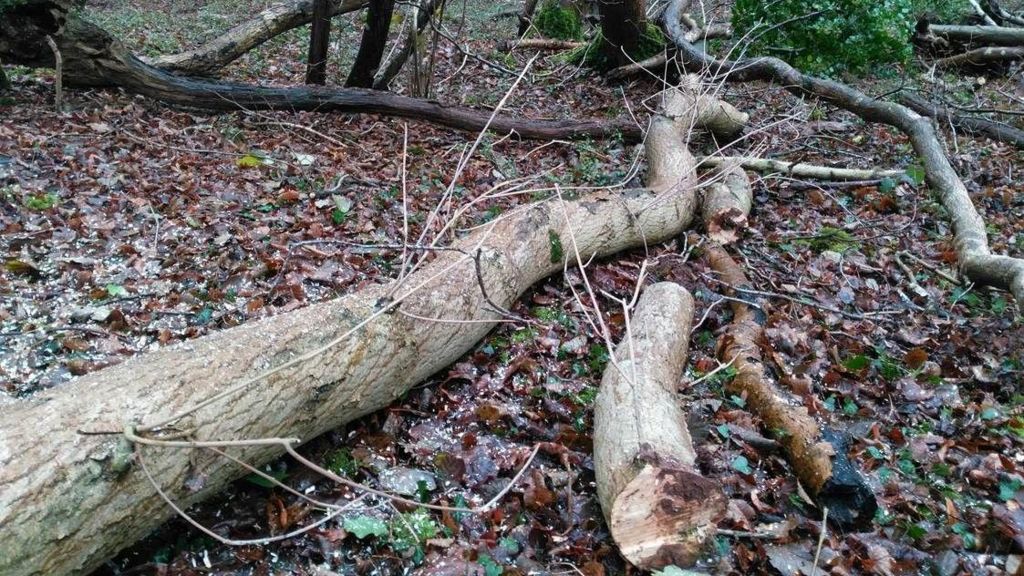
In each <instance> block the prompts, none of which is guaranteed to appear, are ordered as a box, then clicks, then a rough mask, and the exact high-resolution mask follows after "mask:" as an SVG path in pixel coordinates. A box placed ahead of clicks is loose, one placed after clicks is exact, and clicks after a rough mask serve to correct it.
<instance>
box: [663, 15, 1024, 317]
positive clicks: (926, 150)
mask: <svg viewBox="0 0 1024 576" xmlns="http://www.w3.org/2000/svg"><path fill="white" fill-rule="evenodd" d="M684 4H686V2H685V1H684V0H671V1H670V2H669V5H668V7H667V8H666V10H665V12H664V14H663V19H662V21H663V26H664V28H665V33H666V35H667V37H668V38H669V39H670V41H672V42H673V43H674V44H675V45H676V48H677V49H678V50H679V57H680V58H681V59H682V61H683V62H684V63H685V64H686V65H687V66H692V67H693V68H691V69H698V70H703V71H704V73H705V74H707V75H709V76H711V77H713V78H715V79H716V80H725V81H729V82H746V81H750V80H763V81H769V82H774V83H776V84H777V85H779V86H782V87H785V88H786V89H787V90H789V91H790V92H793V93H795V94H798V95H801V96H805V95H811V96H814V97H817V98H820V99H822V100H824V101H826V102H829V103H831V104H834V105H836V106H839V107H840V108H843V109H845V110H847V111H849V112H852V113H853V114H856V115H857V116H860V117H861V118H862V119H864V120H866V121H868V122H881V123H885V124H888V125H890V126H893V127H894V128H897V129H898V130H900V131H902V132H903V133H904V134H906V135H907V137H908V139H909V140H910V144H911V146H913V148H914V151H915V152H916V153H917V155H918V157H919V158H920V159H921V162H922V164H923V165H924V170H925V180H926V181H927V183H928V185H929V186H930V187H931V189H932V190H933V191H934V192H935V193H936V194H937V195H938V196H939V200H940V201H941V202H942V205H943V206H944V207H945V208H946V210H947V211H948V212H949V216H950V219H951V220H952V224H953V235H954V243H955V246H956V251H957V257H958V259H959V262H960V270H961V272H962V273H963V274H964V275H965V276H966V277H967V278H969V279H970V280H971V281H973V282H976V283H978V284H985V285H990V286H995V287H997V288H1003V289H1006V290H1010V291H1011V292H1013V294H1014V297H1015V298H1016V299H1017V304H1018V306H1019V307H1020V308H1021V309H1022V310H1024V259H1020V258H1012V257H1008V256H998V255H993V254H992V253H991V250H990V249H989V246H988V237H987V235H986V231H985V221H984V220H982V218H981V215H979V214H978V211H977V210H976V209H975V207H974V204H973V203H972V201H971V197H970V194H968V192H967V187H966V186H964V183H963V181H962V180H960V177H959V176H958V175H957V173H956V171H955V170H954V169H953V166H952V165H951V164H950V163H949V159H948V158H947V157H946V154H945V151H944V150H943V148H942V145H941V144H940V143H939V140H938V138H937V137H936V135H935V128H934V127H933V126H932V124H931V121H930V120H929V119H928V118H927V117H924V116H921V115H920V114H917V113H916V112H914V111H913V110H910V109H908V108H906V107H905V106H901V105H899V104H896V103H894V102H888V101H885V100H879V99H878V98H873V97H871V96H868V95H867V94H864V93H862V92H860V91H858V90H856V89H854V88H851V87H850V86H847V85H845V84H842V83H840V82H835V81H833V80H826V79H823V78H817V77H814V76H809V75H807V74H803V73H801V72H800V71H798V70H796V69H795V68H793V67H792V66H790V65H789V64H787V63H785V62H783V61H782V60H779V59H778V58H751V59H742V60H736V61H729V60H719V59H716V58H714V57H712V56H709V55H708V54H706V53H704V52H702V51H701V50H699V49H697V48H696V47H695V46H694V45H693V44H691V43H690V42H687V41H686V38H685V34H684V32H683V30H682V29H681V27H680V25H679V14H680V13H681V11H682V9H683V7H684ZM1021 32H1022V33H1024V30H1022V31H1021Z"/></svg>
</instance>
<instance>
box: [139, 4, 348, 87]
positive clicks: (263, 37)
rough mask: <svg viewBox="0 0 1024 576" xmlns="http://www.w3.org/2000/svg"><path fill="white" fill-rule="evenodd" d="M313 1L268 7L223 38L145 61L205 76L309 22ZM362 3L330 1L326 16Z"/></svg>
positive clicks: (346, 11)
mask: <svg viewBox="0 0 1024 576" xmlns="http://www.w3.org/2000/svg"><path fill="white" fill-rule="evenodd" d="M314 4H315V1H314V0H297V1H291V2H279V3H277V4H272V5H271V6H270V7H268V8H267V9H266V10H264V11H262V12H260V13H259V14H257V15H256V16H255V17H253V18H251V19H249V20H247V21H245V22H243V23H241V24H239V25H237V26H235V27H234V28H231V29H230V30H228V31H227V32H225V33H224V34H222V35H220V36H218V37H216V38H214V39H213V40H210V41H209V42H206V43H204V44H202V45H201V46H197V47H195V48H192V49H190V50H186V51H184V52H179V53H177V54H168V55H166V56H157V57H155V58H149V59H146V60H145V61H146V62H147V63H149V64H150V65H152V66H155V67H157V68H160V69H161V70H165V71H167V72H174V73H175V74H181V75H185V76H208V75H212V74H215V73H216V72H217V71H218V70H220V69H221V68H223V67H225V66H227V65H228V64H230V63H232V62H234V61H235V60H237V59H239V58H241V57H242V56H244V55H245V54H246V53H247V52H249V51H250V50H252V49H253V48H256V47H257V46H259V45H261V44H263V43H264V42H266V41H267V40H270V39H271V38H274V37H275V36H279V35H281V34H283V33H285V32H287V31H289V30H291V29H293V28H297V27H299V26H304V25H306V24H309V23H310V22H312V21H313V8H314ZM364 4H365V0H331V1H330V2H329V5H330V14H331V15H332V16H337V15H338V14H345V13H348V12H353V11H355V10H359V9H360V8H362V7H363V5H364Z"/></svg>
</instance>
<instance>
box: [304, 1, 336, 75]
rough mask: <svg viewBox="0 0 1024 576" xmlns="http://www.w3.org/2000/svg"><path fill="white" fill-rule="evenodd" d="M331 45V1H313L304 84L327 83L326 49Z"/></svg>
mask: <svg viewBox="0 0 1024 576" xmlns="http://www.w3.org/2000/svg"><path fill="white" fill-rule="evenodd" d="M330 45H331V0H313V26H312V28H311V30H310V32H309V57H308V58H307V60H306V84H319V85H320V86H323V85H324V83H325V82H326V81H327V49H328V48H330Z"/></svg>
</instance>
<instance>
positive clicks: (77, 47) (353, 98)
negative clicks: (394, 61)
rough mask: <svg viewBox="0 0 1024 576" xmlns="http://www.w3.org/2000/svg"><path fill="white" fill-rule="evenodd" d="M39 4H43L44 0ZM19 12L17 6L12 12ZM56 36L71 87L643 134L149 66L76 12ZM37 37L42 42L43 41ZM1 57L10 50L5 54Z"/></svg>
mask: <svg viewBox="0 0 1024 576" xmlns="http://www.w3.org/2000/svg"><path fill="white" fill-rule="evenodd" d="M40 3H44V2H43V1H42V0H40ZM28 5H29V4H22V5H20V6H21V7H24V6H28ZM19 10H20V8H16V9H14V10H13V12H19ZM0 31H2V29H0ZM4 40H5V39H4V38H2V37H0V49H2V48H3V47H4V46H5V45H6V44H5V42H4ZM58 40H59V44H60V49H61V53H62V54H63V56H64V69H65V72H66V79H67V80H68V83H69V84H77V85H79V86H81V85H88V86H119V87H122V88H124V89H126V90H128V91H129V92H134V93H137V94H142V95H145V96H149V97H151V98H154V99H157V100H160V101H162V102H166V103H169V104H175V105H179V106H186V107H190V108H202V109H206V110H213V111H230V110H292V111H294V110H309V111H316V112H351V113H370V114H384V115H387V116H398V117H403V118H413V119H418V120H426V121H429V122H434V123H437V124H441V125H443V126H448V127H451V128H458V129H461V130H470V131H480V130H483V129H484V127H487V128H489V129H490V130H492V131H494V132H499V133H504V134H507V133H514V134H517V135H518V136H519V137H522V138H538V139H543V140H554V139H574V138H605V137H611V136H621V137H622V138H623V139H624V140H626V141H628V142H637V141H639V140H640V138H641V130H640V128H639V127H638V126H637V125H636V124H635V123H633V122H631V121H628V120H617V121H616V120H612V121H604V120H584V121H573V120H521V119H515V118H509V117H507V116H503V115H496V116H494V118H493V119H492V118H491V113H490V112H488V111H483V110H473V109H471V108H464V107H454V106H445V105H442V104H439V103H437V102H434V101H428V100H421V99H415V98H408V97H404V96H399V95H396V94H392V93H389V92H380V91H375V90H367V89H360V88H321V87H308V86H303V87H294V88H278V87H266V86H253V85H248V84H234V83H227V82H211V81H206V80H201V79H194V78H185V77H181V76H175V75H172V74H168V73H166V72H163V71H161V70H158V69H156V68H153V67H152V66H149V65H147V64H144V63H143V62H141V61H140V60H139V59H137V58H135V57H134V56H133V55H132V54H131V53H130V52H128V51H127V50H126V49H125V48H124V47H123V46H122V45H121V43H120V42H118V41H116V40H115V39H113V38H112V37H111V36H110V35H109V34H107V33H106V32H105V31H103V30H102V29H100V28H98V27H96V26H94V25H92V24H90V23H88V22H86V21H84V20H80V19H78V18H75V17H71V18H69V19H68V20H67V23H66V25H65V27H64V32H63V34H61V35H60V37H59V38H58ZM40 42H45V40H42V39H40ZM44 45H45V44H44ZM18 54H19V53H15V54H14V55H15V56H17V55H18ZM46 54H47V55H49V56H50V60H48V61H44V63H42V65H52V54H50V53H49V50H46ZM0 56H2V57H8V56H10V55H9V54H5V53H3V52H0ZM12 62H18V63H22V64H27V65H40V62H39V55H38V53H36V54H35V55H34V56H33V57H32V58H30V59H27V60H12Z"/></svg>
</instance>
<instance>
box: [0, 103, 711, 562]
mask: <svg viewBox="0 0 1024 576" xmlns="http://www.w3.org/2000/svg"><path fill="white" fill-rule="evenodd" d="M660 122H670V121H669V120H668V119H664V118H662V120H661V121H660ZM656 140H657V139H656ZM648 150H651V148H650V144H648ZM679 150H682V152H679ZM650 153H651V154H652V155H653V156H654V157H655V158H660V160H656V161H655V162H654V164H653V165H654V166H670V165H672V164H673V163H675V162H676V161H677V160H679V159H680V158H682V156H681V154H686V156H688V153H685V150H684V149H682V148H681V147H676V148H675V149H670V150H668V151H654V150H651V152H650ZM659 154H662V156H659ZM688 166H690V167H691V169H689V170H675V171H672V172H669V171H666V170H661V172H660V174H662V176H661V177H659V178H654V179H653V180H652V183H653V184H655V185H656V186H657V188H654V189H652V188H645V189H639V190H628V191H623V192H612V191H607V190H605V191H600V192H596V193H593V194H589V195H586V196H583V197H581V198H579V199H578V200H574V201H567V202H564V203H563V202H560V201H558V200H550V201H546V202H542V203H538V204H534V205H529V206H524V207H522V208H519V209H517V210H514V211H512V212H510V213H509V214H508V215H507V216H505V217H503V218H500V219H498V220H496V221H494V222H493V223H491V224H489V225H488V226H486V227H485V228H481V229H478V230H477V231H476V232H474V233H472V234H471V235H469V236H467V237H465V238H463V239H461V240H459V241H458V242H457V243H456V244H455V247H454V249H449V250H444V251H440V252H438V253H437V256H436V258H435V259H434V260H433V261H431V262H430V263H428V264H426V265H425V266H424V267H422V268H421V269H420V270H419V271H417V272H415V273H413V274H411V275H409V276H407V277H406V278H405V279H404V281H401V282H400V283H392V284H389V285H384V286H373V287H369V288H366V289H364V290H360V291H358V292H356V293H353V294H351V295H349V296H346V297H343V298H340V299H337V300H333V301H329V302H326V303H321V304H316V305H313V306H310V307H308V308H305V309H302V310H298V311H295V312H290V313H286V314H282V315H280V316H277V317H274V318H269V319H265V320H260V321H257V322H254V323H251V324H245V325H243V326H239V327H237V328H231V329H228V330H224V331H223V332H217V333H215V334H211V335H209V336H206V337H203V338H200V339H197V340H194V341H190V342H185V343H182V344H180V345H176V346H172V347H169V348H166V349H162V350H158V351H155V352H151V353H148V354H144V355H141V356H139V357H136V358H134V359H131V360H129V361H127V362H125V363H123V364H120V365H117V366H114V367H111V368H107V369H105V370H101V371H99V372H96V373H93V374H90V375H87V376H83V377H81V378H79V379H77V380H74V381H72V382H70V383H69V384H67V385H66V386H63V387H61V388H59V389H57V390H53V391H49V392H46V393H42V394H39V395H37V396H36V397H33V398H31V399H29V400H24V401H19V402H12V403H8V404H7V405H5V406H4V410H3V411H2V412H0V526H3V527H4V528H3V538H2V539H0V573H2V574H4V575H5V576H25V575H32V576H42V575H59V574H70V573H75V574H83V573H88V572H89V571H90V570H92V569H94V568H96V567H97V566H98V565H99V564H100V563H101V562H102V561H103V560H105V559H106V558H109V557H110V556H112V555H114V554H115V553H116V552H117V551H118V550H120V549H122V548H124V547H125V546H127V545H128V544H130V543H131V542H133V541H134V540H136V539H138V538H141V537H142V536H145V535H146V534H147V533H148V532H149V531H150V530H152V529H153V528H154V527H156V526H157V525H158V524H159V523H160V522H162V521H163V520H165V519H167V518H168V517H169V516H170V510H169V509H168V508H167V507H166V506H165V504H164V502H163V500H162V499H161V497H160V496H159V495H158V493H157V491H156V490H155V489H154V488H153V486H151V485H150V484H149V483H148V482H147V481H146V479H145V476H144V475H143V474H142V473H141V472H140V470H139V469H138V468H137V467H134V466H132V464H131V458H130V456H131V453H132V446H131V445H126V440H125V439H124V438H123V437H118V436H97V435H82V434H79V433H77V432H76V431H77V430H93V431H94V430H119V429H121V428H122V427H123V426H124V424H125V423H126V422H129V423H139V425H138V426H136V429H139V430H145V429H147V428H154V427H159V428H163V429H167V428H168V427H170V429H175V428H177V429H188V430H190V431H191V432H192V434H193V437H194V438H196V439H200V440H209V439H248V438H258V437H269V436H278V437H286V436H294V437H298V438H301V439H302V440H308V439H311V438H313V437H315V436H316V435H318V434H321V433H323V432H325V431H327V430H330V429H333V428H336V427H338V426H340V425H342V424H344V423H345V422H349V421H351V420H353V419H355V418H358V417H360V416H362V415H365V414H368V413H370V412H373V411H375V410H378V409H380V408H383V407H384V406H386V405H387V404H388V403H390V402H391V401H392V400H394V399H395V398H398V397H399V396H401V395H402V394H404V393H405V392H406V391H408V390H409V389H410V388H411V387H412V386H414V385H416V384H417V383H419V382H421V381H423V380H424V379H426V378H427V377H429V376H430V375H431V374H433V373H435V372H437V371H438V370H440V369H442V368H444V367H445V366H446V365H448V364H450V363H451V362H452V361H454V360H456V359H457V358H458V357H459V356H460V355H462V354H463V353H464V352H465V351H466V350H469V349H470V348H471V347H472V346H473V345H474V344H475V343H476V342H477V341H478V340H479V339H480V338H482V337H483V336H484V335H485V334H486V333H487V332H488V331H489V330H490V329H491V328H492V327H493V326H494V325H495V323H496V322H497V321H498V320H500V319H501V316H500V314H498V313H496V312H494V311H493V310H492V309H491V307H492V306H498V307H508V306H510V305H511V303H512V302H513V301H514V300H515V299H516V298H517V297H518V296H519V295H520V294H522V293H523V292H524V291H525V290H526V289H527V288H528V287H529V286H530V285H532V284H533V283H535V282H537V281H538V280H540V279H542V278H544V277H545V276H548V275H550V274H552V273H554V272H557V271H560V270H562V269H563V266H564V262H563V256H562V254H561V250H558V251H556V250H555V249H554V248H553V245H554V244H555V240H553V239H558V244H559V245H564V246H568V245H569V244H568V242H569V241H570V238H571V239H572V240H573V242H574V245H575V247H576V249H577V250H578V252H579V254H580V255H581V256H582V258H584V259H589V258H591V257H592V256H596V257H602V256H607V255H609V254H613V253H615V252H618V251H620V250H624V249H627V248H631V247H636V246H642V245H645V244H647V243H651V242H660V241H663V240H666V239H668V238H671V237H674V236H675V235H677V234H679V233H680V232H681V231H682V230H683V229H684V228H685V227H686V226H687V225H688V223H689V222H690V220H691V219H692V216H693V213H694V205H695V194H694V190H693V183H694V181H695V176H694V174H693V172H692V160H691V162H690V164H689V165H688ZM678 168H683V166H678ZM655 172H657V169H656V170H655ZM406 313H408V315H406ZM424 317H427V318H438V319H439V320H440V321H438V322H429V321H424V320H423V318H424ZM445 320H458V321H459V322H449V321H445ZM26 423H30V425H26ZM281 451H282V447H281V445H280V444H275V445H249V446H247V447H245V448H241V449H239V450H237V451H236V453H235V456H237V457H239V458H242V459H244V460H246V461H248V462H250V463H253V464H255V465H257V466H258V465H262V464H263V463H266V462H268V461H270V460H272V459H274V458H276V457H278V456H279V455H280V454H281ZM192 456H193V457H192V458H189V457H188V455H187V454H182V453H181V452H180V450H174V449H154V448H147V449H146V463H147V464H146V465H147V468H148V469H149V470H150V472H151V473H153V474H154V477H155V478H156V479H157V482H159V483H160V484H161V485H162V489H163V490H164V491H165V492H167V493H168V494H169V496H170V497H171V498H173V499H174V500H176V501H178V502H179V503H180V504H183V505H185V506H187V505H190V504H192V503H195V502H198V501H199V500H201V499H203V498H205V497H208V496H210V495H212V494H213V493H215V492H216V491H217V490H219V489H220V488H222V487H223V486H224V485H225V484H226V483H227V482H229V481H231V480H233V479H235V478H237V477H239V476H240V475H244V474H245V473H246V471H245V470H242V469H240V468H237V467H235V466H233V465H231V463H230V462H228V461H226V460H224V459H221V458H219V457H216V456H211V455H209V454H208V453H197V454H193V455H192Z"/></svg>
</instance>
